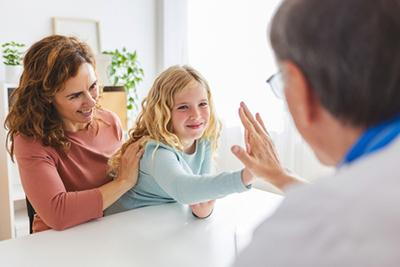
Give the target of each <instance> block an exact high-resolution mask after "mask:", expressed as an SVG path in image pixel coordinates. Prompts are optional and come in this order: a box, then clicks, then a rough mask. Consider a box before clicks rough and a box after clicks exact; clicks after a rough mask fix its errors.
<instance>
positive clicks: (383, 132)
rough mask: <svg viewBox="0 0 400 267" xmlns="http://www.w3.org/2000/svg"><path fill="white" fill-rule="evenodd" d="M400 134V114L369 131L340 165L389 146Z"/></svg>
mask: <svg viewBox="0 0 400 267" xmlns="http://www.w3.org/2000/svg"><path fill="white" fill-rule="evenodd" d="M399 134H400V114H399V115H397V116H396V117H394V118H393V119H391V120H388V121H385V122H383V123H380V124H378V125H375V126H373V127H370V128H369V129H367V130H366V131H365V132H364V133H363V134H362V135H361V137H360V138H359V139H358V141H357V142H356V143H355V144H354V145H353V147H352V148H351V149H350V150H349V152H348V153H347V155H346V156H345V157H344V159H343V162H342V163H341V164H340V165H343V164H349V163H351V162H353V161H354V160H356V159H358V158H360V157H362V156H364V155H367V154H369V153H372V152H374V151H377V150H379V149H381V148H383V147H385V146H387V145H388V144H389V143H391V142H392V141H393V140H395V139H396V138H397V136H398V135H399Z"/></svg>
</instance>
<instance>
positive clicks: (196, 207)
mask: <svg viewBox="0 0 400 267" xmlns="http://www.w3.org/2000/svg"><path fill="white" fill-rule="evenodd" d="M214 204H215V200H210V201H206V202H201V203H197V204H193V205H190V208H191V209H192V213H193V215H195V216H196V217H198V218H201V219H203V218H207V217H208V216H210V215H211V213H212V211H213V209H214Z"/></svg>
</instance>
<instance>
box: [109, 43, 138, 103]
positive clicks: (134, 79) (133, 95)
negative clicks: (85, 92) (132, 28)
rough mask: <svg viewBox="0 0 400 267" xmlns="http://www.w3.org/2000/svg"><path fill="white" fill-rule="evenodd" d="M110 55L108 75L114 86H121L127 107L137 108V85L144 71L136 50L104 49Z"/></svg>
mask: <svg viewBox="0 0 400 267" xmlns="http://www.w3.org/2000/svg"><path fill="white" fill-rule="evenodd" d="M103 54H105V55H109V56H111V64H110V65H109V75H110V78H111V80H112V83H113V85H114V86H118V85H120V86H123V87H124V88H125V90H126V93H127V109H128V110H133V109H134V108H135V109H136V111H137V110H138V107H139V105H138V95H137V91H136V88H137V85H138V84H139V83H140V82H141V81H142V80H143V76H144V72H143V69H142V68H140V65H139V62H138V60H137V53H136V51H133V52H130V51H128V50H127V49H126V48H125V47H123V48H122V50H119V49H115V50H113V51H104V52H103Z"/></svg>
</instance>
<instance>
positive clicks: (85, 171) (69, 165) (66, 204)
mask: <svg viewBox="0 0 400 267" xmlns="http://www.w3.org/2000/svg"><path fill="white" fill-rule="evenodd" d="M96 117H97V119H96V120H94V122H93V123H92V124H91V126H89V127H88V128H87V129H85V130H81V131H78V132H75V133H72V132H66V136H67V137H68V139H69V140H70V141H71V147H70V150H69V151H68V153H67V156H63V155H62V154H60V153H59V152H57V151H56V150H55V149H54V148H52V147H49V146H44V145H43V144H42V143H41V141H40V140H35V139H34V138H28V137H25V136H22V135H18V136H16V137H15V143H14V144H15V148H14V149H15V150H14V151H15V157H16V159H17V163H18V168H19V173H20V176H21V182H22V186H23V188H24V191H25V194H26V196H27V198H28V199H29V201H30V202H31V204H32V206H33V208H34V209H35V211H36V215H35V218H34V221H33V227H32V228H33V232H39V231H43V230H46V229H49V228H53V229H56V230H62V229H65V228H68V227H71V226H74V225H77V224H80V223H83V222H86V221H89V220H92V219H96V218H99V217H102V216H103V199H102V195H101V193H100V191H99V190H98V187H99V186H101V185H104V184H105V183H107V182H109V181H111V178H110V177H107V161H108V159H109V157H110V156H111V155H112V154H113V153H114V152H115V151H116V150H117V149H118V148H119V147H120V146H121V144H122V130H121V126H120V121H119V119H118V117H117V116H116V115H115V114H113V113H111V112H109V111H105V110H98V111H97V114H96Z"/></svg>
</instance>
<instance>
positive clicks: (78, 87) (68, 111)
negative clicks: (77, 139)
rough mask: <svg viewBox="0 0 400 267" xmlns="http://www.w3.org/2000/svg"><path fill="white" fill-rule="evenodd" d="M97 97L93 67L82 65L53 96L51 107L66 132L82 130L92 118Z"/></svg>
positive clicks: (87, 64)
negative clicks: (52, 106) (55, 111)
mask: <svg viewBox="0 0 400 267" xmlns="http://www.w3.org/2000/svg"><path fill="white" fill-rule="evenodd" d="M97 97H98V85H97V77H96V74H95V71H94V69H93V66H92V65H91V64H89V63H83V64H82V65H81V66H80V67H79V69H78V73H77V74H76V76H75V77H72V78H70V79H68V80H67V81H66V82H65V85H64V88H63V89H62V90H60V91H59V92H57V93H56V94H55V96H54V101H53V105H54V107H55V109H56V110H57V112H58V114H59V116H60V117H61V119H62V121H63V127H64V129H65V130H67V131H71V132H77V131H79V130H81V129H84V128H85V127H86V126H87V125H88V123H90V122H91V121H92V119H93V116H94V109H95V105H96V101H97Z"/></svg>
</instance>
